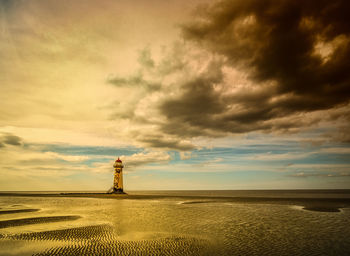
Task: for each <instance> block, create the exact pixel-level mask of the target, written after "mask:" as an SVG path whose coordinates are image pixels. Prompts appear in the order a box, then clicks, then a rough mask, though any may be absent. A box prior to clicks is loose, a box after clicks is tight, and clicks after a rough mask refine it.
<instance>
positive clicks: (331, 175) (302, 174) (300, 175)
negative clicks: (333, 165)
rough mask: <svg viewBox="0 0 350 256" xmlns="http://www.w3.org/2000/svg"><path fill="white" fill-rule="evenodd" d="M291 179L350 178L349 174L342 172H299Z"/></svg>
mask: <svg viewBox="0 0 350 256" xmlns="http://www.w3.org/2000/svg"><path fill="white" fill-rule="evenodd" d="M290 177H296V178H310V177H319V178H339V177H343V178H346V177H350V173H349V172H342V173H305V172H298V173H295V174H292V175H290Z"/></svg>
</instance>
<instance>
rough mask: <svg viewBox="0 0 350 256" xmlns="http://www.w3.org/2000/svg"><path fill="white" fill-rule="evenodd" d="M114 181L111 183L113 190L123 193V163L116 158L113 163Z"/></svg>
mask: <svg viewBox="0 0 350 256" xmlns="http://www.w3.org/2000/svg"><path fill="white" fill-rule="evenodd" d="M113 167H114V183H113V192H112V193H117V194H125V193H124V191H123V167H124V166H123V163H122V161H121V160H120V159H119V157H118V159H117V160H116V161H115V163H114V165H113Z"/></svg>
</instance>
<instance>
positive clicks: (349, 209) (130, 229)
mask: <svg viewBox="0 0 350 256" xmlns="http://www.w3.org/2000/svg"><path fill="white" fill-rule="evenodd" d="M98 192H99V191H96V192H94V193H98ZM71 193H73V192H71ZM74 193H76V192H74ZM80 193H81V194H84V193H86V192H80ZM92 194H93V192H89V193H86V196H84V195H82V196H75V197H69V196H61V195H62V194H61V192H11V193H9V192H6V193H5V192H2V193H1V192H0V255H4V256H9V255H337V256H338V255H350V204H349V201H350V190H241V191H238V190H232V191H128V194H129V196H123V197H120V198H118V196H115V197H108V196H106V197H94V196H91V195H92Z"/></svg>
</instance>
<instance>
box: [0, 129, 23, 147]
mask: <svg viewBox="0 0 350 256" xmlns="http://www.w3.org/2000/svg"><path fill="white" fill-rule="evenodd" d="M6 145H12V146H22V145H23V140H22V138H21V137H18V136H16V135H13V134H11V133H4V132H0V148H2V147H5V146H6Z"/></svg>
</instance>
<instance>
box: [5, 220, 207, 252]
mask: <svg viewBox="0 0 350 256" xmlns="http://www.w3.org/2000/svg"><path fill="white" fill-rule="evenodd" d="M161 236H163V237H161ZM7 239H15V240H31V241H48V240H50V241H65V242H66V245H65V246H57V247H53V248H49V249H47V250H45V251H44V252H41V253H38V254H35V255H38V256H39V255H40V256H42V255H210V254H211V253H209V248H210V247H209V243H208V241H206V240H205V239H199V238H194V237H185V236H173V235H168V236H166V237H164V234H161V235H160V238H158V239H143V240H136V241H135V240H118V235H117V233H116V232H115V230H114V228H113V227H112V226H110V225H108V224H105V225H95V226H85V227H78V228H70V229H63V230H52V231H43V232H35V233H22V234H16V235H13V236H8V237H7Z"/></svg>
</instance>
